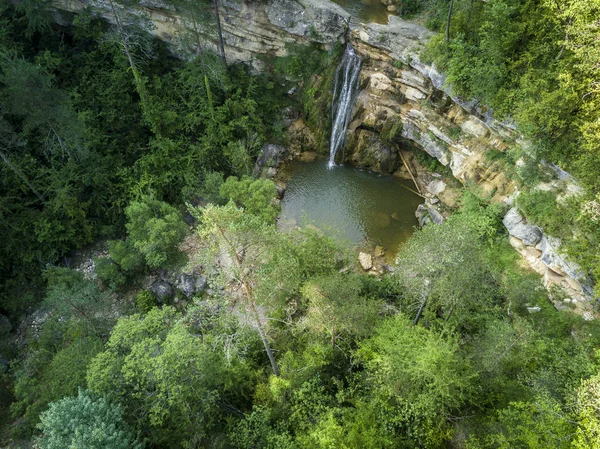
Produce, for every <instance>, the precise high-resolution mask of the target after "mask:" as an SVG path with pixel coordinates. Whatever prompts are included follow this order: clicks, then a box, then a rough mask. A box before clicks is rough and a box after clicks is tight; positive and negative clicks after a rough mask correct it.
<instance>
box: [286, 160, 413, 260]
mask: <svg viewBox="0 0 600 449" xmlns="http://www.w3.org/2000/svg"><path fill="white" fill-rule="evenodd" d="M282 175H283V177H284V178H285V179H287V180H288V184H287V190H286V192H285V196H284V198H283V200H282V201H281V208H282V211H281V218H280V220H279V225H280V227H282V228H291V227H293V226H302V225H306V224H314V225H315V226H317V227H318V228H321V229H323V230H325V231H326V232H329V233H331V234H333V235H335V236H336V237H338V238H340V239H341V240H346V241H349V242H350V244H352V245H353V246H356V247H358V248H359V249H369V250H371V249H373V248H374V247H375V246H376V245H381V246H383V247H384V248H385V249H386V259H387V260H392V259H393V257H394V255H395V254H396V252H397V249H398V246H399V245H400V244H401V243H403V242H405V241H406V240H407V239H408V237H410V235H411V234H412V232H413V228H414V226H416V225H417V220H416V218H415V210H416V209H417V206H418V205H419V204H420V203H422V201H423V200H422V198H420V197H419V196H417V195H415V194H414V193H412V192H411V191H410V190H408V188H410V189H414V185H413V184H412V183H411V182H410V181H405V180H401V179H397V178H394V177H392V176H379V175H377V174H374V173H370V172H367V171H361V170H359V169H357V168H354V167H351V166H336V167H334V168H332V169H329V168H328V166H327V160H326V159H317V160H315V161H313V162H300V161H295V162H292V163H290V164H289V165H288V166H286V167H285V168H284V169H283V172H282Z"/></svg>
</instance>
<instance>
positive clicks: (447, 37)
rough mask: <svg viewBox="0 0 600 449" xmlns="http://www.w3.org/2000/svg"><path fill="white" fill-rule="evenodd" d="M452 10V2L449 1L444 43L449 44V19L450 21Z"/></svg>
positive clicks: (451, 0)
mask: <svg viewBox="0 0 600 449" xmlns="http://www.w3.org/2000/svg"><path fill="white" fill-rule="evenodd" d="M452 8H454V0H450V8H449V9H448V19H447V20H446V43H447V44H449V43H450V19H452Z"/></svg>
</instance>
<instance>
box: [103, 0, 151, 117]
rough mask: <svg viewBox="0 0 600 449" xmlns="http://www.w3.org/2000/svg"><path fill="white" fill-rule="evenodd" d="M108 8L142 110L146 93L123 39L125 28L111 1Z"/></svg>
mask: <svg viewBox="0 0 600 449" xmlns="http://www.w3.org/2000/svg"><path fill="white" fill-rule="evenodd" d="M109 3H110V8H111V10H112V13H113V16H114V18H115V22H116V24H117V29H118V30H119V36H120V39H121V46H122V47H123V51H124V52H125V56H127V60H128V62H129V67H130V68H131V72H132V73H133V79H134V80H135V85H136V88H137V91H138V95H139V96H140V100H141V103H142V110H143V109H144V106H145V105H146V92H145V89H144V83H143V82H142V76H141V75H140V72H139V71H138V69H137V66H136V65H135V61H134V60H133V55H132V54H131V50H130V49H129V44H128V43H127V39H126V38H125V28H124V27H123V24H122V23H121V19H120V17H119V14H118V13H117V9H116V8H115V5H114V3H113V1H112V0H109Z"/></svg>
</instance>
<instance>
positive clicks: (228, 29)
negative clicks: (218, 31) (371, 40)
mask: <svg viewBox="0 0 600 449" xmlns="http://www.w3.org/2000/svg"><path fill="white" fill-rule="evenodd" d="M116 3H118V0H116ZM54 5H55V7H56V8H57V10H58V11H67V12H75V13H77V12H80V11H82V10H83V9H84V8H91V9H92V10H93V11H94V12H95V13H96V14H98V15H101V16H102V17H104V18H105V19H106V20H108V21H109V22H112V21H113V16H112V14H111V12H110V11H111V9H110V3H109V2H108V0H56V1H55V2H54ZM138 9H139V10H141V11H143V12H144V13H146V14H147V15H148V16H149V18H150V20H151V22H152V24H153V27H154V28H153V29H151V30H149V31H150V32H151V33H152V34H153V35H155V36H156V37H158V38H159V39H161V40H164V41H166V42H168V43H175V42H176V40H177V37H178V35H180V34H181V32H182V31H184V30H185V23H184V22H183V20H182V18H181V17H178V15H177V14H176V11H175V9H174V8H173V7H172V6H171V5H169V4H168V3H167V2H164V1H161V0H141V2H140V4H139V8H138ZM220 15H221V22H222V28H223V38H224V41H225V52H226V54H227V59H228V61H229V62H245V63H250V64H252V65H253V66H254V67H255V68H256V69H258V70H260V68H261V66H260V64H261V63H260V61H259V60H258V59H257V57H258V56H260V55H272V56H285V55H286V54H287V50H286V45H287V44H307V43H308V42H318V43H322V44H325V45H327V44H333V43H335V42H338V41H341V40H343V39H344V36H345V34H346V32H347V30H348V26H349V22H350V15H349V14H348V13H347V12H346V11H344V9H342V8H341V7H340V6H338V5H337V4H335V3H333V2H330V1H327V0H325V1H320V0H245V1H244V0H221V1H220ZM205 44H206V46H207V47H208V48H211V49H212V50H214V51H217V47H216V41H215V40H214V37H212V38H211V37H209V36H207V37H206V41H205Z"/></svg>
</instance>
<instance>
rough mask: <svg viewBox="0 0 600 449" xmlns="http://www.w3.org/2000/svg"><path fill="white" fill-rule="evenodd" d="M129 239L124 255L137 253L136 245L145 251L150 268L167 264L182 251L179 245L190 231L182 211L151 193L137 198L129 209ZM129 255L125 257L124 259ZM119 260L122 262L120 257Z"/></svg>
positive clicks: (122, 244)
mask: <svg viewBox="0 0 600 449" xmlns="http://www.w3.org/2000/svg"><path fill="white" fill-rule="evenodd" d="M125 214H126V215H127V224H126V228H127V231H128V233H129V234H128V238H127V242H123V243H120V244H119V245H121V246H125V248H124V249H125V250H126V251H124V253H123V254H124V255H125V256H128V257H133V256H134V255H135V251H133V250H130V248H131V247H133V248H134V249H135V250H137V251H139V253H140V254H142V255H143V257H144V260H145V262H146V264H147V265H148V266H149V267H150V268H163V267H165V266H166V265H168V264H169V263H172V262H173V261H175V260H176V259H177V257H178V256H179V255H180V253H179V250H178V246H179V244H180V243H181V242H182V241H183V239H184V237H185V236H186V234H187V232H188V227H187V225H186V223H185V221H183V217H182V215H181V213H180V212H179V211H178V210H177V209H175V208H174V207H173V206H171V205H169V204H167V203H165V202H163V201H159V200H157V199H155V198H152V197H150V196H146V197H143V198H142V199H141V200H140V201H133V202H131V203H130V204H129V206H128V207H127V208H126V209H125ZM124 260H127V261H128V262H129V258H127V259H121V261H124ZM117 263H120V262H119V261H117ZM128 266H129V264H128Z"/></svg>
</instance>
